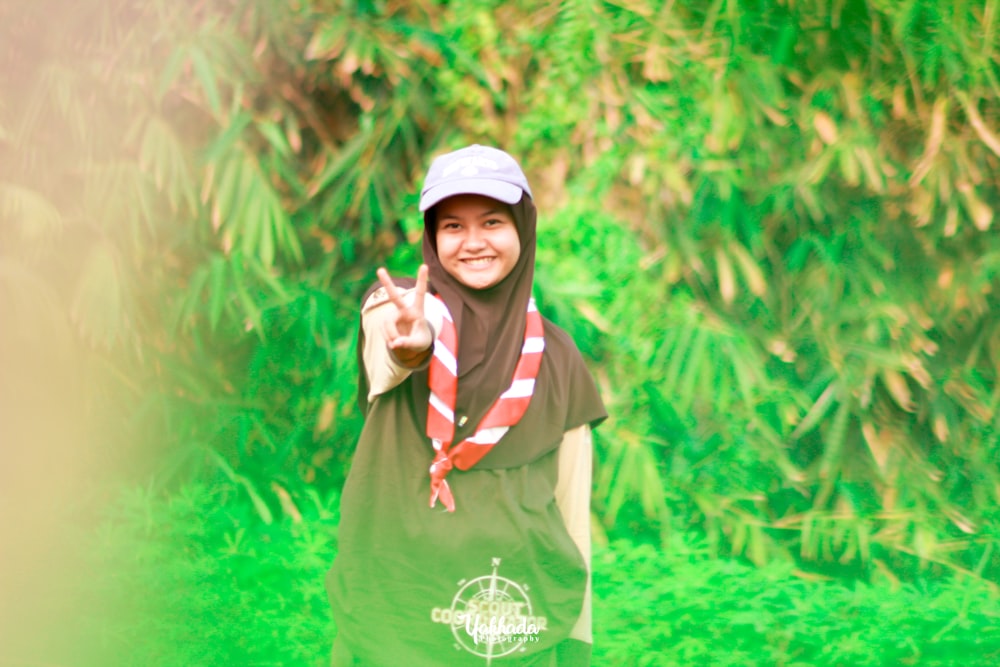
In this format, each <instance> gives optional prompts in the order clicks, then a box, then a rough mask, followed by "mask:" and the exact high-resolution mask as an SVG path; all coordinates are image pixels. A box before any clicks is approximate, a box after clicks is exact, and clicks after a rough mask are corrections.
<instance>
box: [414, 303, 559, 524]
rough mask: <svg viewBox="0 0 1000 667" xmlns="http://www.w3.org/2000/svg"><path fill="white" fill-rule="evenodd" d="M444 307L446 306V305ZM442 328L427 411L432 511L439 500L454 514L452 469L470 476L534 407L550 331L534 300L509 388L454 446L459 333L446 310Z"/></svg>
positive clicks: (432, 358)
mask: <svg viewBox="0 0 1000 667" xmlns="http://www.w3.org/2000/svg"><path fill="white" fill-rule="evenodd" d="M438 298H439V299H440V297H438ZM441 303H442V305H443V304H444V300H441ZM441 324H442V326H441V333H440V335H439V336H438V339H437V341H436V342H435V344H434V352H433V355H432V357H431V364H430V368H429V371H428V385H429V387H430V399H429V401H428V405H427V436H428V437H429V438H430V439H431V443H432V444H433V445H434V451H435V456H434V461H433V462H432V463H431V467H430V473H431V500H430V505H431V507H434V505H435V503H436V502H437V500H438V499H440V500H441V502H442V503H444V505H445V507H446V508H447V509H448V511H449V512H454V511H455V499H454V497H453V496H452V493H451V489H450V488H449V487H448V482H447V481H446V480H445V477H447V475H448V473H449V472H451V469H452V468H453V467H458V469H459V470H468V469H469V468H471V467H472V466H474V465H475V464H476V463H478V462H479V460H480V459H482V458H483V457H484V456H486V454H487V453H489V451H490V450H491V449H492V448H493V446H494V445H496V444H497V443H498V442H500V439H501V438H503V436H504V435H506V433H507V431H508V429H510V427H511V426H513V425H514V424H516V423H517V422H519V421H520V420H521V417H522V416H524V413H525V411H526V410H527V409H528V405H529V404H530V403H531V397H532V395H533V394H534V391H535V378H537V377H538V370H539V369H540V368H541V365H542V353H543V351H544V350H545V327H544V325H543V324H542V316H541V315H540V314H539V313H538V309H537V308H536V307H535V300H534V299H530V300H529V301H528V314H527V318H526V319H525V325H524V343H523V345H522V346H521V356H520V358H519V359H518V360H517V365H516V366H515V367H514V377H513V378H512V379H511V384H510V387H509V388H508V389H507V390H506V391H505V392H503V393H502V394H501V395H500V396H499V397H498V398H497V400H496V401H495V402H494V403H493V405H492V406H491V407H490V409H489V410H488V411H487V412H486V415H485V416H484V417H483V420H482V421H481V422H480V423H479V425H478V426H477V427H476V431H475V434H474V435H472V436H470V437H468V438H466V439H464V440H462V441H461V442H459V443H458V444H456V445H452V440H453V439H454V437H455V404H456V401H457V400H458V396H457V392H458V364H457V361H456V358H457V353H458V332H457V331H456V330H455V323H454V321H453V320H452V318H451V313H449V312H448V308H447V306H445V308H444V320H443V321H442V323H441Z"/></svg>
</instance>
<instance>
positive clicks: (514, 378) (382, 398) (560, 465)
mask: <svg viewBox="0 0 1000 667" xmlns="http://www.w3.org/2000/svg"><path fill="white" fill-rule="evenodd" d="M420 209H421V210H422V211H423V212H424V237H423V257H424V262H425V264H424V265H423V266H421V267H420V270H419V271H418V273H417V278H416V280H415V281H413V280H398V281H394V280H393V279H391V278H390V277H389V275H388V273H386V272H385V270H383V269H380V270H379V271H378V276H379V283H377V284H376V285H374V286H373V287H372V289H371V290H370V291H369V294H368V295H367V296H366V297H365V299H364V301H363V305H362V314H361V332H360V336H359V344H358V349H359V352H360V356H361V368H360V369H359V370H360V373H359V401H360V403H361V405H362V409H363V410H364V411H365V412H366V422H365V426H364V429H363V430H362V433H361V438H360V440H359V442H358V447H357V451H356V452H355V455H354V460H353V462H352V465H351V470H350V474H349V475H348V478H347V482H346V484H345V486H344V490H343V495H342V502H341V525H340V532H339V544H340V552H339V554H338V555H337V559H336V561H335V562H334V564H333V568H332V569H331V570H330V573H329V575H328V577H327V589H328V591H329V594H330V600H331V603H332V605H333V614H334V618H335V620H336V624H337V629H338V637H337V643H336V645H335V647H334V665H337V666H339V665H366V666H367V665H403V664H405V665H408V666H412V667H421V666H426V667H436V666H438V665H445V664H446V665H450V666H451V665H454V666H461V665H470V666H471V665H488V664H494V665H501V666H509V667H515V666H516V667H528V666H538V667H541V666H543V665H544V666H545V667H552V666H558V665H572V667H584V666H586V665H588V664H589V662H590V643H591V628H590V585H589V570H590V487H591V441H590V429H591V427H592V426H593V425H596V424H597V423H599V422H600V421H602V420H603V419H604V418H605V417H606V413H605V410H604V406H603V404H602V402H601V399H600V397H599V396H598V394H597V389H596V387H595V385H594V382H593V379H592V378H591V377H590V374H589V372H588V371H587V368H586V367H585V366H584V363H583V360H582V358H581V357H580V353H579V352H578V351H577V349H576V346H575V345H574V344H573V341H572V340H571V339H570V338H569V336H567V335H566V333H565V332H563V331H562V330H561V329H559V328H558V327H556V326H555V325H553V324H552V323H551V322H549V321H548V320H546V319H545V318H544V317H542V315H541V314H540V313H539V312H538V310H537V309H536V308H535V304H534V300H533V299H532V298H531V290H532V285H533V278H534V270H535V219H536V212H535V206H534V203H533V202H532V199H531V189H530V188H529V186H528V183H527V180H526V179H525V177H524V173H523V172H522V171H521V168H520V166H519V165H518V164H517V162H516V161H515V160H514V159H513V158H512V157H511V156H510V155H508V154H507V153H505V152H503V151H500V150H497V149H495V148H488V147H484V146H469V147H467V148H463V149H461V150H458V151H455V152H453V153H448V154H446V155H443V156H441V157H439V158H438V159H436V160H435V161H434V162H433V164H432V165H431V168H430V171H429V172H428V175H427V179H426V181H425V184H424V188H423V192H422V193H421V201H420Z"/></svg>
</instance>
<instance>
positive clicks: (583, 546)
mask: <svg viewBox="0 0 1000 667" xmlns="http://www.w3.org/2000/svg"><path fill="white" fill-rule="evenodd" d="M592 465H593V445H592V442H591V434H590V425H589V424H584V425H582V426H578V427H577V428H574V429H572V430H570V431H567V432H566V434H565V435H564V436H563V440H562V444H560V445H559V473H558V475H559V476H558V479H557V481H556V490H555V496H556V504H557V505H558V506H559V511H560V512H561V513H562V516H563V521H564V522H565V523H566V529H567V531H568V532H569V535H570V537H572V538H573V541H574V542H575V543H576V546H577V548H579V549H580V553H581V554H582V555H583V560H584V562H585V563H586V565H587V573H588V574H587V591H586V593H585V594H584V599H583V610H582V611H581V612H580V618H579V619H578V620H577V622H576V625H575V626H574V627H573V630H572V631H571V632H570V635H569V636H570V638H571V639H578V640H580V641H582V642H586V643H587V644H591V643H593V636H592V630H591V608H590V607H591V599H590V598H591V593H590V487H591V478H592V474H593V473H592Z"/></svg>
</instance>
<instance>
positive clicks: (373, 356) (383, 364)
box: [361, 287, 444, 402]
mask: <svg viewBox="0 0 1000 667" xmlns="http://www.w3.org/2000/svg"><path fill="white" fill-rule="evenodd" d="M402 293H403V299H405V300H407V301H409V300H411V299H413V293H414V290H413V289H409V290H403V292H402ZM443 309H444V306H443V305H442V304H441V302H440V301H438V300H437V299H435V298H432V297H430V296H428V297H427V298H426V299H425V300H424V315H425V316H426V317H427V321H428V322H429V323H430V325H431V329H432V330H433V331H434V335H435V339H436V337H437V334H438V332H440V331H441V321H442V318H443ZM396 312H397V311H396V306H395V305H393V303H392V301H390V300H389V295H388V294H387V293H386V291H385V289H384V288H382V287H380V288H378V289H377V290H375V291H374V292H373V293H372V295H371V296H370V297H368V300H367V301H365V303H364V305H363V306H362V307H361V328H362V330H363V331H364V334H365V336H364V350H363V351H362V358H363V359H364V364H365V373H366V375H367V377H368V402H371V401H373V400H374V399H375V397H376V396H379V395H380V394H384V393H385V392H387V391H389V390H390V389H392V388H393V387H396V386H397V385H399V384H400V383H401V382H402V381H403V380H405V379H406V378H407V377H409V375H410V373H412V372H413V371H414V370H417V369H415V368H407V367H406V366H403V365H402V364H400V363H399V361H397V359H396V357H395V355H394V354H392V352H391V351H390V350H389V348H388V346H386V343H385V333H384V331H385V329H384V328H383V327H384V323H385V321H386V320H388V319H390V318H394V317H395V316H396ZM427 363H429V358H428V362H427ZM421 368H422V367H421Z"/></svg>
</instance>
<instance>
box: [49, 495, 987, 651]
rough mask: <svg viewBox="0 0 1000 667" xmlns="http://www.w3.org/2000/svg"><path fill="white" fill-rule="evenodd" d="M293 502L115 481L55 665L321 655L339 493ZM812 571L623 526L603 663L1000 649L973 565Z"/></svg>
mask: <svg viewBox="0 0 1000 667" xmlns="http://www.w3.org/2000/svg"><path fill="white" fill-rule="evenodd" d="M301 509H302V516H301V519H299V518H298V515H297V514H295V513H282V514H278V515H276V517H275V519H276V520H275V521H274V522H273V523H265V522H264V521H262V520H261V519H260V518H259V517H258V516H257V513H256V510H255V509H254V508H253V506H252V504H251V503H249V502H247V501H246V500H245V499H244V498H243V494H242V493H241V491H240V490H239V489H238V488H237V487H236V486H233V485H230V484H228V483H225V482H221V483H216V484H214V485H213V487H212V490H210V489H209V488H208V487H206V486H203V485H195V486H186V487H183V488H181V489H179V490H178V491H176V492H174V493H172V494H170V495H169V496H164V495H162V494H156V493H151V492H150V491H149V490H148V489H138V488H137V489H132V490H129V491H125V492H122V493H121V494H120V495H119V496H118V497H116V498H115V502H114V504H113V506H112V507H111V509H110V510H108V511H106V512H105V513H104V514H103V516H102V520H101V527H100V530H98V531H96V532H93V533H90V534H89V535H88V536H87V537H86V538H85V539H86V541H85V542H83V543H81V544H80V546H82V547H83V548H82V549H80V550H79V554H80V559H79V561H78V567H79V568H80V571H81V572H83V573H85V574H86V575H87V576H86V577H80V578H78V579H76V586H78V587H80V588H82V589H83V594H84V597H83V601H82V606H83V607H84V608H86V609H88V613H86V614H81V615H80V616H79V617H78V623H77V625H75V626H73V627H71V628H70V631H71V632H70V633H69V634H68V636H66V637H64V639H65V640H66V641H67V643H69V644H70V645H71V646H72V649H71V650H72V653H71V656H72V658H71V659H68V660H65V659H64V660H65V662H61V663H60V664H73V665H74V666H78V667H90V665H94V666H97V665H109V664H115V665H149V664H156V665H163V666H165V667H166V666H169V665H185V666H187V665H250V664H256V665H322V664H327V661H328V655H329V648H330V644H331V641H332V636H333V634H334V632H335V630H334V628H333V627H332V624H331V620H330V617H329V608H328V606H327V602H326V595H325V592H324V591H323V586H322V580H323V573H324V572H325V570H326V569H327V567H328V566H329V563H330V561H331V560H332V558H333V552H334V545H335V541H336V539H335V538H336V535H335V526H336V510H335V508H334V502H333V498H332V497H331V498H323V497H320V496H316V495H314V496H313V497H312V500H311V502H310V503H309V504H308V505H307V506H303V507H302V508H301ZM74 537H75V538H78V537H79V533H77V534H75V536H74ZM818 579H822V578H817V577H807V578H804V573H802V572H800V571H797V570H794V569H793V567H792V566H791V565H789V564H788V563H782V562H776V563H771V564H768V565H767V566H765V567H762V568H756V567H752V566H749V565H747V564H745V563H741V562H739V561H737V560H734V559H731V558H714V557H712V555H711V551H710V549H708V548H707V546H706V545H705V544H704V543H703V541H701V540H700V538H694V537H693V536H692V535H691V534H689V533H685V532H675V533H673V535H672V537H671V538H670V540H669V543H668V544H667V545H666V547H665V548H662V549H661V548H656V547H653V546H650V545H637V544H635V543H632V542H628V541H617V542H614V543H612V544H611V545H610V546H608V547H606V548H603V549H599V550H598V551H597V552H596V553H595V556H594V586H593V591H594V632H595V636H594V664H596V665H621V666H622V667H628V666H632V665H646V666H654V665H655V666H666V665H689V664H711V665H814V666H819V665H831V666H832V665H845V664H849V665H882V664H920V665H928V666H932V665H956V666H957V665H990V664H995V662H996V660H997V658H998V657H1000V639H998V638H1000V632H998V630H1000V628H998V627H997V625H998V620H997V615H996V609H997V604H998V598H997V593H996V591H995V589H993V588H991V587H990V586H988V585H986V584H984V583H983V582H982V581H981V580H978V579H975V578H970V577H964V576H955V577H951V578H947V579H944V580H935V581H927V580H917V581H914V582H913V583H910V584H905V585H899V584H895V583H893V582H892V580H891V579H881V580H879V581H877V582H873V583H870V584H865V583H861V582H851V583H838V582H830V581H822V580H818ZM376 631H377V630H376ZM384 631H391V629H385V630H384ZM57 645H58V644H57ZM50 646H51V645H50ZM53 659H54V660H55V659H56V657H55V656H53Z"/></svg>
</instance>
